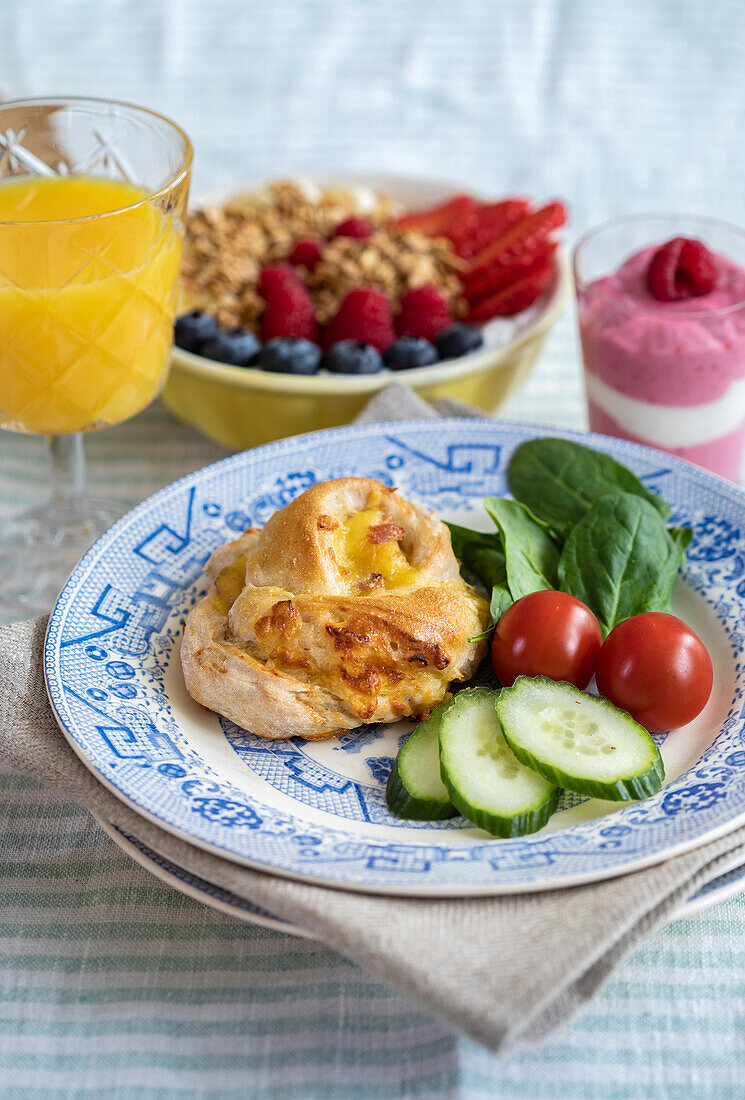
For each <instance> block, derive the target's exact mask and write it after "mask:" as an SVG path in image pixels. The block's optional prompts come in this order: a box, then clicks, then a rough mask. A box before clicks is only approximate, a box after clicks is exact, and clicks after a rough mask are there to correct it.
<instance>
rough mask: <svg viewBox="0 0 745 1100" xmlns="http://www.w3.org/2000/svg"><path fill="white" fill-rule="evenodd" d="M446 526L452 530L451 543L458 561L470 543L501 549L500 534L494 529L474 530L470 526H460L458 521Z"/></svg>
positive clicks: (461, 558)
mask: <svg viewBox="0 0 745 1100" xmlns="http://www.w3.org/2000/svg"><path fill="white" fill-rule="evenodd" d="M445 526H446V527H447V529H448V531H449V532H450V545H451V546H452V548H453V553H454V554H455V556H456V558H457V559H458V561H462V560H463V550H464V547H466V546H468V545H469V543H478V544H479V545H480V546H491V547H493V548H495V549H497V550H500V549H501V544H500V541H499V536H498V535H496V534H495V533H494V532H493V531H472V530H471V529H470V528H469V527H459V526H458V524H457V523H446V524H445Z"/></svg>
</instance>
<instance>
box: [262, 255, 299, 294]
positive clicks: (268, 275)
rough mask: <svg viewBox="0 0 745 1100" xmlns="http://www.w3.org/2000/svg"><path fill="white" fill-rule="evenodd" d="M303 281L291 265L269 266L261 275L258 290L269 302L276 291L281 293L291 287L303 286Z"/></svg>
mask: <svg viewBox="0 0 745 1100" xmlns="http://www.w3.org/2000/svg"><path fill="white" fill-rule="evenodd" d="M303 285H304V284H303V280H302V279H301V278H300V276H299V275H298V273H297V271H295V269H294V267H290V265H289V264H269V266H268V267H264V268H262V270H261V274H260V275H259V281H258V283H257V284H256V289H257V290H258V292H259V294H260V295H261V297H262V298H265V299H267V301H268V300H269V298H270V297H271V296H272V294H274V292H275V291H277V292H279V293H281V292H283V291H286V290H288V289H289V288H290V287H297V286H303Z"/></svg>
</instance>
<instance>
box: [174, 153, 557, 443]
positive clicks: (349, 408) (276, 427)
mask: <svg viewBox="0 0 745 1100" xmlns="http://www.w3.org/2000/svg"><path fill="white" fill-rule="evenodd" d="M302 178H303V180H304V181H305V180H308V181H309V182H311V183H314V184H318V185H321V186H330V185H332V184H338V185H341V186H343V187H350V188H360V189H362V190H365V191H370V190H372V191H383V192H385V193H386V194H388V195H389V196H390V197H391V199H392V200H393V201H394V202H395V203H396V204H399V205H401V206H402V207H404V208H407V207H415V206H425V205H428V204H434V203H438V202H441V201H443V200H444V199H445V198H446V197H447V196H448V195H451V194H453V192H454V191H456V190H457V189H458V188H457V185H454V184H452V183H445V182H441V181H433V180H425V179H417V178H412V177H404V176H382V175H381V176H377V175H348V174H340V173H334V174H330V173H326V174H314V175H307V174H304V175H303V177H302ZM262 186H263V184H262V183H261V182H257V183H255V184H250V185H248V186H246V187H242V188H240V191H241V192H245V191H250V190H259V189H260V188H261V187H262ZM477 197H478V196H477ZM225 198H226V196H221V198H220V199H218V200H217V201H225ZM213 201H214V199H213ZM555 268H556V278H555V280H554V283H553V286H552V288H551V289H550V290H549V291H548V293H547V294H546V295H545V296H544V298H543V299H542V300H541V302H540V304H539V303H536V306H535V307H533V308H532V309H531V310H530V313H529V315H528V314H527V313H526V316H525V318H522V319H521V318H520V316H519V315H518V318H516V319H514V320H513V319H510V320H509V321H507V322H505V320H503V319H500V320H497V321H494V322H490V323H489V324H487V325H486V326H485V327H484V330H483V331H484V337H485V341H486V343H485V346H484V347H483V348H481V349H480V350H478V351H476V352H473V353H471V354H470V355H466V356H464V357H462V358H460V359H452V360H449V361H446V362H440V363H435V364H433V365H432V366H426V367H414V368H412V369H410V370H405V371H397V372H391V371H383V372H380V373H378V374H374V375H367V376H365V375H338V374H337V375H331V374H324V373H321V374H316V375H312V376H310V377H299V376H296V375H288V374H275V373H270V372H267V371H260V370H252V369H246V368H243V367H233V366H229V365H227V364H221V363H217V362H214V361H212V360H209V359H205V358H203V357H202V356H200V355H194V354H192V353H190V352H187V351H184V350H182V349H181V348H176V347H174V349H173V353H172V357H171V371H170V376H169V378H168V382H167V384H166V387H165V389H164V391H163V394H162V398H163V401H164V403H165V404H166V406H167V407H168V408H169V409H170V411H171V412H172V413H173V414H174V415H175V416H177V417H178V418H179V419H180V420H183V421H185V422H186V423H188V424H191V425H193V426H194V427H195V428H197V429H198V430H199V431H201V432H203V433H204V434H205V435H206V436H208V437H209V438H210V439H213V440H215V441H216V442H218V443H221V444H222V445H223V446H225V447H229V448H231V449H232V450H244V449H246V448H248V447H253V446H257V445H258V444H261V443H268V442H271V441H272V440H274V439H281V438H284V437H286V436H292V435H299V434H301V433H303V432H309V431H314V430H316V429H319V428H331V427H335V426H337V425H340V424H347V423H349V422H350V421H351V420H353V419H354V418H355V416H356V415H357V414H358V413H359V412H360V411H361V409H362V408H363V407H364V405H365V404H366V403H367V401H368V400H369V399H370V398H371V397H372V396H373V395H374V394H375V393H377V392H378V391H379V390H381V389H384V388H385V386H387V385H388V384H389V383H390V382H392V381H397V382H401V383H404V384H405V385H408V386H410V387H411V388H412V389H413V390H415V391H416V392H417V393H418V394H420V395H421V396H422V397H424V398H425V399H426V400H429V401H433V400H436V399H437V398H440V397H455V398H458V399H459V400H461V401H466V402H469V403H470V404H472V405H475V406H476V407H477V408H479V409H483V410H484V411H485V412H487V413H492V412H495V411H496V410H497V409H498V408H499V406H500V405H501V404H503V402H504V401H505V400H506V398H507V397H508V396H509V395H510V394H511V393H512V392H513V391H514V390H515V389H516V388H517V387H518V386H519V385H520V384H521V383H522V382H523V381H524V380H525V378H526V377H527V375H528V373H529V371H530V369H531V367H532V366H533V364H534V363H535V361H536V359H537V358H538V355H539V353H540V351H541V348H542V347H543V344H544V341H545V339H546V336H547V334H548V332H549V330H550V328H551V327H552V325H553V324H554V323H555V322H556V320H557V319H558V317H559V316H560V315H561V312H562V310H563V308H564V304H565V302H566V298H567V295H568V288H569V265H568V260H567V255H566V252H565V250H564V249H562V248H560V249H559V250H558V251H557V253H556V256H555ZM506 326H507V327H506Z"/></svg>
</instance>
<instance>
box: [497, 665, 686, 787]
mask: <svg viewBox="0 0 745 1100" xmlns="http://www.w3.org/2000/svg"><path fill="white" fill-rule="evenodd" d="M497 714H498V715H499V720H500V722H501V723H502V729H503V730H504V736H505V739H506V740H507V742H508V744H509V745H510V746H511V748H512V751H513V752H514V754H515V756H516V757H517V758H518V760H520V761H522V763H523V764H526V765H527V766H528V767H529V768H535V770H536V771H537V772H540V774H541V775H543V776H545V777H546V779H548V780H550V781H551V782H552V783H559V784H560V785H561V786H562V787H566V788H567V790H570V791H577V793H578V794H589V795H592V796H594V797H595V798H609V799H612V800H614V801H625V800H627V799H635V798H647V797H648V796H649V795H651V794H656V793H657V791H658V790H659V789H660V787H661V786H662V781H663V779H664V778H665V768H664V766H663V763H662V758H661V757H660V751H659V749H658V748H657V746H656V745H655V743H654V741H653V740H652V738H651V737H650V736H649V734H648V733H647V731H646V730H645V729H644V727H643V726H640V725H639V723H638V722H635V721H634V719H633V718H632V717H631V715H630V714H627V713H626V711H624V710H619V709H618V707H616V706H614V705H613V703H611V701H610V699H603V698H602V697H598V696H597V695H590V693H589V692H587V691H579V690H578V689H577V688H576V687H573V686H572V684H566V683H557V682H556V681H555V680H548V679H546V677H545V676H536V677H534V678H529V677H527V676H519V677H518V678H517V680H515V683H514V684H513V685H512V687H509V688H503V689H502V692H501V694H500V696H499V700H498V702H497Z"/></svg>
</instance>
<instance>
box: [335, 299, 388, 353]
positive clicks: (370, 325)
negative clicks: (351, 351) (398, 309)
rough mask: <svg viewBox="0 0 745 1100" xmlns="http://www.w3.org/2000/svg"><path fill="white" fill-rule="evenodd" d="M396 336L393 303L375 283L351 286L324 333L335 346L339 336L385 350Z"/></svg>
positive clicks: (340, 338) (342, 338)
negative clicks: (392, 313)
mask: <svg viewBox="0 0 745 1100" xmlns="http://www.w3.org/2000/svg"><path fill="white" fill-rule="evenodd" d="M395 339H396V334H395V332H394V331H393V317H392V315H391V304H390V302H389V301H388V299H387V298H386V296H385V294H383V293H382V291H380V290H375V289H374V288H373V287H368V286H362V287H358V288H357V289H356V290H350V292H349V294H347V296H346V298H345V299H344V300H343V302H342V303H341V305H340V306H339V309H338V311H337V313H336V315H335V316H334V317H332V318H331V320H330V321H329V323H328V325H327V327H326V332H325V333H324V338H323V345H324V347H325V348H330V347H333V345H334V344H337V343H338V342H339V341H340V340H356V341H358V342H359V343H362V344H370V345H371V347H374V348H377V349H378V351H379V352H381V353H382V352H384V351H385V350H386V348H388V347H390V345H391V344H392V343H393V341H394V340H395Z"/></svg>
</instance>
